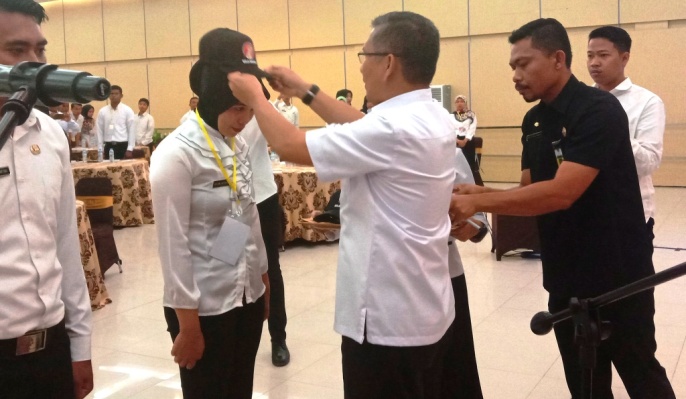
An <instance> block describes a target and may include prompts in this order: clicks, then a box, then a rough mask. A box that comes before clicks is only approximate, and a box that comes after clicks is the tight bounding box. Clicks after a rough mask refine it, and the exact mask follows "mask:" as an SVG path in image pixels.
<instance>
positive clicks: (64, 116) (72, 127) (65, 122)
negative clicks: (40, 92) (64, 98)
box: [53, 103, 81, 147]
mask: <svg viewBox="0 0 686 399" xmlns="http://www.w3.org/2000/svg"><path fill="white" fill-rule="evenodd" d="M53 119H55V120H56V121H57V123H59V125H60V127H61V128H62V130H64V133H65V134H66V135H67V137H68V138H69V146H70V147H76V146H78V145H80V144H79V143H80V138H81V134H80V133H81V127H80V126H79V125H78V124H77V123H76V121H75V120H74V119H73V118H72V115H71V112H69V103H62V104H60V105H58V106H57V113H55V114H54V115H53Z"/></svg>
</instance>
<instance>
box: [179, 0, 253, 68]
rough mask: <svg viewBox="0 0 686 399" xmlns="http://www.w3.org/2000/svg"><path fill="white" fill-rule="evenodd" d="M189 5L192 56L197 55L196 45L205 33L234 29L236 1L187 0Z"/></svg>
mask: <svg viewBox="0 0 686 399" xmlns="http://www.w3.org/2000/svg"><path fill="white" fill-rule="evenodd" d="M189 5H190V13H191V15H190V16H191V19H190V29H191V50H192V54H193V55H197V54H198V43H199V42H200V38H201V37H202V36H203V35H204V34H205V33H207V32H209V31H210V30H212V29H214V28H229V29H234V30H235V29H236V24H237V23H238V21H237V20H236V0H189ZM253 40H254V39H253Z"/></svg>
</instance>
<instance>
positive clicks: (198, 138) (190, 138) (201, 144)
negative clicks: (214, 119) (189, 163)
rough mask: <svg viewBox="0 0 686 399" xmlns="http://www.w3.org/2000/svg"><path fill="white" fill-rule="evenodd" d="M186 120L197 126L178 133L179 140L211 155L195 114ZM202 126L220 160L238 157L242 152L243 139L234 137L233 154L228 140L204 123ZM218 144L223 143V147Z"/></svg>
mask: <svg viewBox="0 0 686 399" xmlns="http://www.w3.org/2000/svg"><path fill="white" fill-rule="evenodd" d="M188 119H189V120H192V121H193V122H194V123H195V124H196V125H197V128H196V129H184V130H182V131H180V132H179V138H180V139H181V140H184V141H185V142H187V143H188V144H189V145H190V146H192V147H195V148H197V149H199V150H200V151H202V152H206V153H210V154H211V153H212V150H211V149H210V145H209V143H208V142H207V139H205V134H204V133H203V132H202V128H201V127H200V123H198V118H197V117H196V115H195V113H193V114H192V115H191V116H190V117H189V118H188ZM204 125H205V129H207V134H208V135H209V136H210V138H211V139H212V141H213V142H214V145H215V148H216V150H217V153H218V154H219V156H220V157H221V158H226V157H231V156H234V155H236V156H239V154H241V152H243V150H244V149H243V144H244V141H243V139H241V138H239V137H238V136H236V152H235V153H234V152H233V150H232V148H231V141H230V140H228V139H227V138H225V137H224V136H223V135H222V134H221V133H219V131H217V130H216V129H214V128H213V127H212V126H209V125H208V124H207V123H204ZM218 142H223V143H224V145H217V143H218Z"/></svg>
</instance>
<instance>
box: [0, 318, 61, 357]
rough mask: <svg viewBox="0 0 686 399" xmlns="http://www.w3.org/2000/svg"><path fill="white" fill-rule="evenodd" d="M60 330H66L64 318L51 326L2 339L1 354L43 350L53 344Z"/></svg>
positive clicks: (14, 354) (13, 354)
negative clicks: (16, 336)
mask: <svg viewBox="0 0 686 399" xmlns="http://www.w3.org/2000/svg"><path fill="white" fill-rule="evenodd" d="M60 332H62V333H63V332H64V320H62V321H61V322H59V323H57V324H56V325H54V326H52V327H50V328H44V329H41V330H33V331H29V332H27V333H26V334H24V335H22V336H21V337H18V338H11V339H0V355H3V356H21V355H27V354H29V353H34V352H38V351H41V350H43V349H45V348H46V347H48V346H49V345H53V344H54V343H55V341H56V340H55V337H56V336H57V335H58V334H59V333H60ZM58 342H59V341H58Z"/></svg>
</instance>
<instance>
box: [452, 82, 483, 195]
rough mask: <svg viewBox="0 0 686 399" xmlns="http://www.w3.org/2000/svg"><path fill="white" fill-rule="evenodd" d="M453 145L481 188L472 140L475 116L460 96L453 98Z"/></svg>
mask: <svg viewBox="0 0 686 399" xmlns="http://www.w3.org/2000/svg"><path fill="white" fill-rule="evenodd" d="M453 116H454V117H455V122H454V124H455V145H456V146H457V147H459V148H461V149H462V152H463V153H464V156H465V158H467V162H468V163H469V167H470V168H472V173H473V174H474V181H475V182H476V184H478V185H480V186H483V184H484V183H483V180H481V173H479V163H478V161H477V158H476V148H475V147H474V143H473V142H472V139H473V138H474V135H475V134H476V114H475V113H474V112H473V111H472V110H470V109H469V108H468V107H467V96H465V95H464V94H460V95H458V96H457V97H455V112H453Z"/></svg>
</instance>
